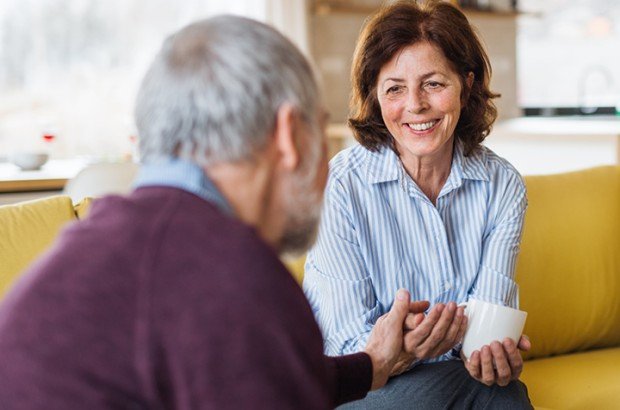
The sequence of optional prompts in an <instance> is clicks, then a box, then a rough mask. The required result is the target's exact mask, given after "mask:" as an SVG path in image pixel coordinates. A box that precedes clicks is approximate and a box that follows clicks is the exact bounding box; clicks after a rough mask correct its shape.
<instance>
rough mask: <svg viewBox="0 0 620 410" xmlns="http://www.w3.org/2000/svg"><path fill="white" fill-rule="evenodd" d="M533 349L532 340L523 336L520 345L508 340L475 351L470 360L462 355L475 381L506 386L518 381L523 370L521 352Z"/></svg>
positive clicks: (488, 384)
mask: <svg viewBox="0 0 620 410" xmlns="http://www.w3.org/2000/svg"><path fill="white" fill-rule="evenodd" d="M531 347H532V344H531V343H530V339H528V337H527V336H525V335H523V336H521V338H520V339H519V344H518V345H515V342H514V341H513V340H512V339H510V338H506V339H504V341H503V342H502V343H500V342H493V343H491V345H490V346H486V345H485V346H483V347H482V349H480V351H478V350H476V351H474V352H473V353H472V354H471V356H470V357H469V360H466V359H465V358H464V357H463V353H461V358H462V359H463V362H464V363H465V368H467V371H468V372H469V374H470V375H471V377H473V378H474V379H476V380H478V381H479V382H481V383H484V384H486V385H487V386H492V385H493V384H495V383H497V384H498V385H500V386H506V385H507V384H508V383H510V382H511V381H512V380H517V379H518V378H519V376H520V375H521V371H522V370H523V359H522V358H521V352H519V350H523V351H528V350H530V348H531Z"/></svg>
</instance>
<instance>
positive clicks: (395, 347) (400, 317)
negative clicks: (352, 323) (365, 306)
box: [365, 289, 410, 390]
mask: <svg viewBox="0 0 620 410" xmlns="http://www.w3.org/2000/svg"><path fill="white" fill-rule="evenodd" d="M409 300H410V295H409V292H407V291H406V290H404V289H399V290H398V292H396V297H395V298H394V304H393V305H392V309H390V311H389V312H388V313H386V314H385V315H383V316H381V317H380V318H379V319H378V320H377V323H376V324H375V326H374V327H373V329H372V332H371V333H370V337H369V339H368V343H367V344H366V349H365V351H366V353H368V355H369V356H370V359H371V360H372V373H373V377H372V386H371V390H376V389H378V388H380V387H383V386H384V385H385V383H386V382H387V379H388V377H389V375H390V371H391V370H392V368H393V367H394V364H395V363H396V360H397V359H398V357H399V354H400V352H401V350H402V347H403V325H404V322H405V318H406V317H407V314H408V313H409V305H410V304H409Z"/></svg>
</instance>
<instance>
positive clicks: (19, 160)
mask: <svg viewBox="0 0 620 410" xmlns="http://www.w3.org/2000/svg"><path fill="white" fill-rule="evenodd" d="M48 159H49V155H48V154H46V153H44V152H16V153H14V154H13V155H12V156H11V162H12V163H13V164H15V165H17V166H18V167H20V168H21V169H22V170H24V171H32V170H35V169H39V168H41V167H42V166H43V164H45V163H46V162H47V160H48Z"/></svg>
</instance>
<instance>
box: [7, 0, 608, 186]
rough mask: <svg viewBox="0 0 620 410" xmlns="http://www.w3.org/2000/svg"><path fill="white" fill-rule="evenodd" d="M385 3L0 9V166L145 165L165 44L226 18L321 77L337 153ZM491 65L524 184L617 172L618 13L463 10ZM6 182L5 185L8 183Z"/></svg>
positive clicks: (255, 1)
mask: <svg viewBox="0 0 620 410" xmlns="http://www.w3.org/2000/svg"><path fill="white" fill-rule="evenodd" d="M383 3H384V2H383V1H380V0H348V1H345V0H340V1H320V0H174V1H172V0H107V1H105V2H104V1H96V0H0V161H2V160H6V159H7V158H8V157H9V156H10V155H11V152H12V151H14V150H15V149H20V150H22V149H24V148H32V149H45V150H46V151H47V152H49V153H50V154H51V157H52V158H53V159H71V158H88V159H89V160H119V159H132V158H135V145H136V138H137V137H136V131H135V128H134V125H133V119H132V107H133V101H134V98H135V94H136V91H137V88H138V86H139V80H140V78H141V77H142V75H143V74H144V71H145V70H146V67H147V66H148V64H149V63H150V60H151V59H152V58H153V56H154V54H155V53H156V52H157V49H158V48H159V46H160V45H161V42H162V40H163V39H164V38H165V37H166V36H167V35H168V34H170V33H171V32H173V31H175V30H177V29H179V28H180V27H182V26H184V25H186V24H187V23H189V22H191V21H193V20H196V19H200V18H204V17H207V16H210V15H214V14H218V13H234V14H239V15H245V16H249V17H252V18H256V19H258V20H261V21H264V22H266V23H268V24H272V25H274V26H275V27H277V28H278V29H279V30H281V31H282V32H283V33H284V34H285V35H287V36H288V37H289V38H290V39H291V40H292V41H293V42H294V43H295V44H297V45H298V46H299V47H300V48H301V50H302V51H303V52H304V53H305V54H306V55H308V56H309V57H311V58H312V60H313V61H314V63H315V65H316V68H317V71H318V72H319V74H320V77H321V81H322V84H323V89H324V97H325V104H326V106H327V108H328V110H329V112H330V114H331V118H332V121H333V124H332V125H331V126H330V127H329V136H330V150H331V153H332V154H333V153H335V152H337V151H338V150H339V149H341V148H343V147H345V146H347V145H349V144H351V143H352V140H351V135H350V132H349V131H348V129H347V128H346V127H345V126H344V123H345V120H346V117H347V112H348V98H349V89H350V86H349V69H350V62H351V57H352V54H353V49H354V47H355V41H356V38H357V36H358V34H359V31H360V28H361V26H362V24H363V22H364V21H365V19H366V18H367V17H368V15H369V14H371V13H372V12H373V11H375V10H376V9H377V8H378V7H380V6H381V4H383ZM455 3H458V4H459V6H461V7H462V8H463V10H464V11H465V13H466V15H467V16H468V18H469V19H470V21H471V22H472V23H473V24H474V25H475V26H476V28H477V29H478V31H479V34H480V35H481V37H482V39H483V42H484V43H485V46H486V47H487V50H488V52H489V54H490V57H491V63H492V66H493V70H494V71H493V81H492V87H493V89H494V90H495V91H497V92H499V93H501V94H502V98H501V99H500V100H498V107H499V113H500V122H498V124H497V126H496V127H495V130H494V132H493V134H492V135H491V137H490V138H489V139H488V144H489V146H491V147H492V148H493V149H495V150H496V151H498V153H500V154H501V155H503V156H505V157H507V158H508V159H509V160H511V161H512V162H513V163H514V164H515V165H516V166H517V168H519V169H520V170H521V171H522V172H524V173H548V172H557V171H563V170H570V169H574V168H580V167H586V166H590V165H598V164H605V163H617V162H618V161H619V159H620V143H619V139H620V127H619V126H618V124H620V121H619V120H620V116H618V115H620V112H619V111H620V1H618V0H518V1H515V0H478V1H471V0H469V1H461V2H456V1H455ZM1 178H2V176H1V175H0V179H1Z"/></svg>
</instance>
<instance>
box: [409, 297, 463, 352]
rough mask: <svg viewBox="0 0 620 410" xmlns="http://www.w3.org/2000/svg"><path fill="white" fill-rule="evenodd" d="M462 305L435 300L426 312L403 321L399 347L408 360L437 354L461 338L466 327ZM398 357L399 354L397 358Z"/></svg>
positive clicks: (449, 347) (451, 346)
mask: <svg viewBox="0 0 620 410" xmlns="http://www.w3.org/2000/svg"><path fill="white" fill-rule="evenodd" d="M464 311H465V308H464V307H457V305H456V303H454V302H450V303H448V304H447V305H444V304H443V303H438V304H437V305H435V306H434V307H433V309H431V311H430V312H429V313H428V315H426V316H424V315H422V316H420V315H414V317H413V318H411V319H409V317H408V318H407V319H406V320H405V334H404V343H403V350H404V351H405V353H407V354H408V355H409V356H408V357H409V359H411V358H412V360H410V362H409V363H411V362H412V361H413V360H424V359H430V358H433V357H437V356H440V355H442V354H444V353H446V352H448V351H449V350H450V349H452V348H453V347H454V346H455V345H456V344H457V343H459V342H460V341H461V340H462V339H463V335H464V334H465V330H466V329H467V317H466V316H465V313H464ZM399 359H400V357H399Z"/></svg>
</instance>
